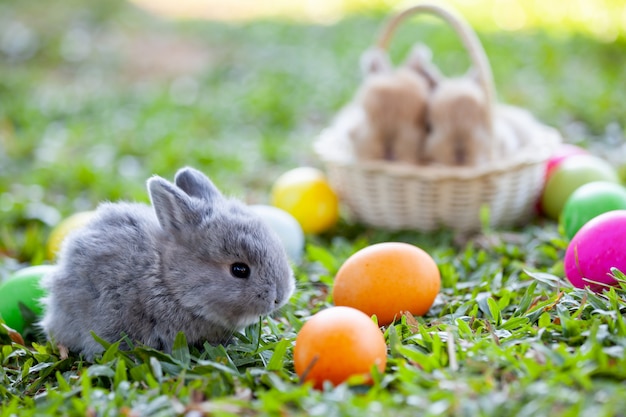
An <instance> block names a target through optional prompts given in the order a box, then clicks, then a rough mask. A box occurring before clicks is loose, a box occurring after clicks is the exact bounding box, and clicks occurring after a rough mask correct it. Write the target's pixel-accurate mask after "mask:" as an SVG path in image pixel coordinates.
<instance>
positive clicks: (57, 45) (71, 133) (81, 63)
mask: <svg viewBox="0 0 626 417" xmlns="http://www.w3.org/2000/svg"><path fill="white" fill-rule="evenodd" d="M137 4H138V5H140V6H138V5H134V4H130V3H127V2H124V1H120V0H114V1H91V2H80V1H76V0H53V1H50V2H46V3H41V2H36V1H33V0H22V1H6V0H5V1H3V2H1V3H0V256H1V257H0V266H1V267H0V273H2V274H3V275H5V274H7V273H9V272H10V271H11V270H14V269H16V268H18V267H19V266H20V265H22V264H24V263H41V262H43V261H44V244H45V239H46V237H47V234H48V233H49V230H50V229H51V228H52V227H53V226H54V225H55V224H57V223H58V222H59V221H60V219H62V218H63V217H66V216H68V215H69V214H71V213H73V212H75V211H81V210H87V209H91V208H94V207H95V205H96V204H97V202H98V201H102V200H118V199H129V200H140V201H147V196H146V193H145V189H144V182H145V180H146V178H147V177H148V176H150V175H152V174H159V175H161V176H164V177H166V178H171V177H172V175H173V173H174V172H175V171H176V169H178V168H179V167H181V166H183V165H192V166H196V167H198V168H200V169H202V170H204V171H205V172H206V173H207V174H209V175H210V176H211V177H212V178H213V179H214V180H215V182H216V183H217V184H218V185H219V186H220V187H221V188H222V189H223V190H224V191H225V192H226V193H228V194H232V195H237V196H239V197H241V198H244V199H245V200H246V201H248V202H254V203H266V202H267V201H268V193H269V189H270V187H271V185H272V183H273V181H274V180H275V179H276V177H277V176H278V175H279V174H280V173H282V172H283V171H285V170H287V169H291V168H293V167H295V166H299V165H313V166H320V164H319V162H318V160H317V159H316V157H315V155H314V154H313V152H312V149H311V144H312V142H313V140H314V139H315V137H316V135H317V134H318V133H319V132H320V131H321V130H322V129H323V128H324V126H326V125H328V124H329V123H330V122H331V120H332V117H333V115H334V114H335V113H336V112H337V110H339V109H340V108H341V106H343V105H344V104H346V103H347V102H348V101H349V100H350V98H351V97H352V95H353V93H354V91H355V89H356V88H357V86H358V84H359V82H360V74H359V68H358V61H359V55H360V54H361V53H362V52H363V50H364V49H365V48H367V47H368V46H369V45H370V44H371V43H372V42H373V40H374V39H375V36H376V34H377V32H378V30H379V28H380V25H381V24H382V22H383V21H384V19H385V18H386V17H387V16H388V15H389V13H391V12H392V11H393V10H396V9H397V8H398V7H400V6H401V5H400V4H398V3H396V2H391V1H365V0H361V1H358V0H345V1H334V2H333V1H330V0H328V1H307V2H289V1H278V0H277V1H275V2H255V1H241V0H240V1H232V2H225V1H200V0H186V1H183V0H179V1H176V2H173V1H164V0H159V1H157V0H137ZM451 4H452V5H453V6H454V7H455V8H457V9H458V10H459V11H460V12H461V13H462V14H464V15H465V16H466V17H467V19H468V20H469V21H470V23H471V24H472V25H473V26H474V28H475V29H476V31H477V32H478V34H479V37H480V38H481V40H482V42H483V44H484V47H485V49H486V51H487V53H488V55H489V57H490V60H491V64H492V66H493V72H494V76H495V81H496V86H497V89H498V95H499V99H500V100H501V101H505V102H507V103H511V104H515V105H519V106H523V107H526V108H528V109H529V110H531V111H532V112H533V113H534V114H535V115H536V116H537V117H538V118H540V119H541V120H542V121H544V122H545V123H548V124H550V125H553V126H555V127H557V128H558V129H559V130H561V132H563V135H564V137H565V139H566V140H567V141H569V142H575V143H580V144H582V145H584V146H588V147H590V148H592V149H593V150H594V152H597V153H600V154H602V155H603V156H604V157H606V158H609V159H610V160H611V161H612V162H614V163H616V164H619V165H621V163H622V161H623V159H624V157H625V156H626V149H625V147H624V124H625V120H626V69H625V68H626V56H625V53H624V51H626V6H625V5H624V4H623V2H622V1H621V0H612V1H601V0H577V1H568V0H559V1H541V0H534V1H516V0H457V1H455V2H452V3H451ZM418 41H419V42H425V43H426V44H427V45H429V46H430V47H431V49H432V50H433V53H434V59H435V62H436V63H437V64H439V65H440V66H441V67H442V68H443V69H444V71H445V72H446V73H448V74H458V73H461V72H463V71H465V69H466V68H467V66H468V60H467V57H466V54H465V52H464V51H463V49H462V48H461V46H460V43H459V41H458V39H457V38H456V37H455V35H454V34H453V32H452V31H451V30H450V29H449V28H448V27H446V26H444V25H442V24H441V23H440V22H439V21H437V20H436V19H432V18H428V17H419V18H417V19H414V20H411V22H409V23H407V24H405V25H403V26H402V27H401V29H400V30H399V31H398V32H397V34H396V36H395V38H394V41H393V44H392V50H391V53H392V56H393V57H394V59H396V60H400V59H402V56H403V55H404V54H405V53H406V52H407V50H408V49H409V48H410V47H411V46H412V45H413V43H415V42H418Z"/></svg>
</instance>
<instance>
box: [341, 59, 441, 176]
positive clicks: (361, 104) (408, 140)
mask: <svg viewBox="0 0 626 417" xmlns="http://www.w3.org/2000/svg"><path fill="white" fill-rule="evenodd" d="M361 68H362V70H363V73H364V75H365V78H364V81H363V85H362V86H361V88H360V89H359V91H357V94H356V97H355V105H356V106H357V107H358V108H360V109H361V115H362V120H361V121H360V123H358V124H357V125H356V126H355V127H354V128H353V129H352V130H351V132H350V138H351V140H352V145H353V149H354V152H355V154H356V156H357V158H359V159H362V160H377V159H386V160H393V161H399V162H405V163H412V164H416V163H418V162H419V161H420V156H421V155H420V154H421V152H422V146H423V141H424V139H425V137H426V107H427V103H428V97H429V94H430V87H429V83H428V81H427V80H426V79H425V78H424V77H423V76H422V75H421V74H419V73H417V72H416V71H412V70H410V69H409V68H404V67H400V68H397V69H394V68H393V67H392V65H391V62H390V61H389V58H388V57H387V54H386V53H385V52H384V51H383V50H380V49H370V50H368V51H366V52H365V53H364V54H363V56H362V59H361Z"/></svg>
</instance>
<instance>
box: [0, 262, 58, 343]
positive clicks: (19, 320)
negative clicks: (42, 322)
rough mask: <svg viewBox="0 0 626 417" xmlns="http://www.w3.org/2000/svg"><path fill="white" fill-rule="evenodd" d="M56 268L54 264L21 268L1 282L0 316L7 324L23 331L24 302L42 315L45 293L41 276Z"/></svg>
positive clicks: (37, 313) (35, 312) (34, 311)
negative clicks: (22, 308) (41, 283)
mask: <svg viewBox="0 0 626 417" xmlns="http://www.w3.org/2000/svg"><path fill="white" fill-rule="evenodd" d="M53 268H54V266H53V265H39V266H32V267H28V268H23V269H20V270H19V271H17V272H15V273H14V274H13V275H12V276H10V277H9V278H8V279H7V280H6V281H4V282H3V283H2V284H0V317H2V319H3V320H4V322H5V323H6V324H7V326H9V327H11V328H13V329H15V330H17V331H18V332H20V333H21V332H22V331H23V330H24V326H25V324H26V323H25V320H24V317H23V316H22V312H21V310H20V306H19V304H20V303H22V304H23V305H24V306H26V307H28V308H29V309H30V310H32V312H33V313H34V314H35V315H37V316H40V315H41V313H42V307H41V304H40V302H39V300H40V299H41V298H42V297H43V296H44V295H45V291H44V290H43V288H41V287H40V285H39V283H40V281H41V278H42V277H43V276H44V275H45V274H46V273H48V272H49V271H51V270H52V269H53Z"/></svg>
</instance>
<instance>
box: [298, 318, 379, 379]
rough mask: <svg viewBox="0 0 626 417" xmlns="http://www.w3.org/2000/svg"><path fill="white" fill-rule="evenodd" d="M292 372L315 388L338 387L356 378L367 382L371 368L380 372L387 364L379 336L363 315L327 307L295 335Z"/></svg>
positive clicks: (372, 323)
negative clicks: (328, 385) (325, 382)
mask: <svg viewBox="0 0 626 417" xmlns="http://www.w3.org/2000/svg"><path fill="white" fill-rule="evenodd" d="M293 362H294V367H295V371H296V373H297V374H298V376H299V377H300V378H302V380H304V381H310V382H312V383H313V386H314V387H315V388H317V389H321V388H322V387H323V384H324V381H330V382H331V383H332V384H333V385H339V384H341V383H342V382H345V381H346V380H348V379H350V378H351V377H353V378H359V379H360V381H359V382H361V383H366V384H368V383H371V382H372V380H371V371H372V369H373V367H374V366H375V367H376V368H378V370H379V371H380V372H381V373H382V372H384V370H385V366H386V364H387V345H386V344H385V338H384V336H383V333H382V332H381V330H380V329H379V328H378V326H377V325H376V324H374V322H373V321H372V319H371V318H370V317H368V316H367V315H366V314H364V313H363V312H361V311H359V310H356V309H354V308H350V307H330V308H327V309H326V310H322V311H320V312H319V313H317V314H315V315H313V317H311V318H310V319H309V320H308V321H307V322H306V323H304V326H302V329H300V331H299V332H298V335H297V336H296V345H295V347H294V351H293Z"/></svg>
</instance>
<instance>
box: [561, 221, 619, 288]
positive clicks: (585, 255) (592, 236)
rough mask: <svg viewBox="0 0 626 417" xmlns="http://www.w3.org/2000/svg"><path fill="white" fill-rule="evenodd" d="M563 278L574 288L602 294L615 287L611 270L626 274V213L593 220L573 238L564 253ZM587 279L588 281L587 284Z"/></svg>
mask: <svg viewBox="0 0 626 417" xmlns="http://www.w3.org/2000/svg"><path fill="white" fill-rule="evenodd" d="M564 263H565V275H566V276H567V279H568V280H569V281H570V282H571V283H572V285H573V286H575V287H578V288H584V287H586V286H588V287H589V288H591V289H592V290H593V291H596V292H599V291H602V290H603V289H604V288H606V286H604V285H599V284H594V283H592V282H589V281H594V282H597V283H602V284H606V285H615V284H616V281H615V279H614V278H613V277H612V276H611V268H617V269H619V270H620V271H622V272H626V210H615V211H610V212H607V213H604V214H601V215H599V216H597V217H594V218H593V219H591V220H590V221H589V222H587V223H585V225H584V226H583V227H581V228H580V230H578V232H577V233H576V234H575V235H574V237H573V238H572V240H571V242H570V244H569V246H568V247H567V250H566V251H565V262H564ZM587 280H589V281H587Z"/></svg>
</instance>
